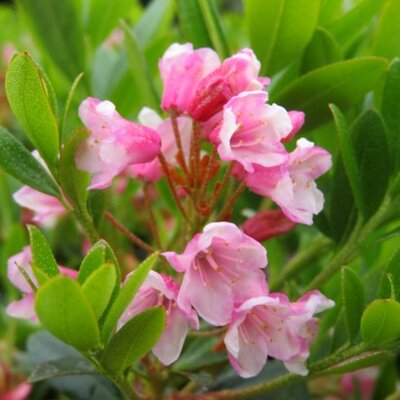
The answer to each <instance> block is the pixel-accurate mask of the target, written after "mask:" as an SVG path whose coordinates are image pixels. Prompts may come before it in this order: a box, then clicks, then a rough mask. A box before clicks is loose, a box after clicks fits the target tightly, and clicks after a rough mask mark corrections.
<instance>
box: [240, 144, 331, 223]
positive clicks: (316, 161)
mask: <svg viewBox="0 0 400 400" xmlns="http://www.w3.org/2000/svg"><path fill="white" fill-rule="evenodd" d="M331 165H332V160H331V155H330V154H329V153H328V152H327V151H326V150H324V149H322V148H320V147H315V146H314V143H312V142H309V141H308V140H306V139H304V138H303V139H299V140H298V141H297V148H296V149H295V150H294V151H293V152H292V153H290V154H289V159H288V161H287V162H286V163H285V164H282V165H279V166H276V167H271V168H264V167H260V166H257V165H256V166H255V170H254V172H253V173H248V174H246V176H245V182H246V185H247V186H248V188H249V189H250V190H251V191H253V192H254V193H257V194H260V195H262V196H267V197H270V198H271V199H272V200H274V201H275V202H276V203H277V204H278V205H279V206H280V207H281V208H282V211H283V212H284V213H285V215H286V216H287V217H288V218H289V219H291V220H292V221H294V222H298V223H302V224H307V225H311V224H312V218H313V215H315V214H318V213H319V212H320V211H321V210H322V208H323V204H324V195H323V193H322V192H321V191H319V190H318V189H317V186H316V184H315V182H314V180H315V179H317V178H318V177H319V176H321V175H322V174H324V173H325V172H326V171H327V170H328V169H329V168H330V167H331Z"/></svg>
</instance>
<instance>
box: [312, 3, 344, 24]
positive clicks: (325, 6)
mask: <svg viewBox="0 0 400 400" xmlns="http://www.w3.org/2000/svg"><path fill="white" fill-rule="evenodd" d="M342 5H343V0H322V2H321V7H320V12H319V19H318V22H319V24H321V25H322V26H326V25H328V24H329V23H330V22H331V21H332V20H333V19H336V18H337V17H338V15H339V14H340V13H341V9H342Z"/></svg>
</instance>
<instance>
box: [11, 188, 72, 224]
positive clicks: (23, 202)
mask: <svg viewBox="0 0 400 400" xmlns="http://www.w3.org/2000/svg"><path fill="white" fill-rule="evenodd" d="M13 198H14V200H15V202H16V203H17V204H19V205H20V206H21V207H24V208H27V209H28V210H31V211H32V212H33V213H34V217H33V221H34V222H36V223H38V224H39V225H41V226H44V227H52V226H54V225H55V223H56V222H57V220H58V219H59V218H61V217H63V216H64V215H66V214H67V212H66V210H65V208H64V206H63V205H62V204H61V202H60V201H59V200H58V199H57V198H56V197H54V196H50V195H48V194H45V193H41V192H39V191H37V190H35V189H32V188H30V187H29V186H22V187H21V189H19V190H18V191H16V192H15V193H14V195H13Z"/></svg>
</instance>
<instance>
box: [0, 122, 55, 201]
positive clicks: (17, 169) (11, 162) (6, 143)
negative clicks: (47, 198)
mask: <svg viewBox="0 0 400 400" xmlns="http://www.w3.org/2000/svg"><path fill="white" fill-rule="evenodd" d="M0 167H1V168H2V169H3V170H4V171H5V172H6V173H7V174H9V175H11V176H12V177H14V178H16V179H18V180H19V181H21V182H22V183H24V184H25V185H28V186H30V187H32V188H34V189H36V190H39V192H43V193H47V194H50V195H52V196H56V197H60V192H59V190H58V188H57V186H56V185H55V183H54V181H53V179H52V178H51V177H50V175H49V174H48V173H47V171H46V170H45V169H44V168H43V167H42V166H41V165H40V163H39V162H38V161H37V160H36V159H35V158H34V157H33V156H32V154H31V153H30V152H29V151H28V150H27V149H26V148H25V146H23V145H22V144H21V142H20V141H19V140H17V139H16V138H15V137H14V136H13V135H12V134H11V133H9V132H8V131H7V130H6V129H4V128H3V127H1V126H0Z"/></svg>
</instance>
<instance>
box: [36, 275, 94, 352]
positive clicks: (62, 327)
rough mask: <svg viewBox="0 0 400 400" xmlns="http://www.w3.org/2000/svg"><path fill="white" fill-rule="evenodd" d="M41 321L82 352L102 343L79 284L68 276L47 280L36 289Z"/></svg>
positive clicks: (91, 311) (52, 331) (92, 314)
mask: <svg viewBox="0 0 400 400" xmlns="http://www.w3.org/2000/svg"><path fill="white" fill-rule="evenodd" d="M35 308H36V312H37V315H38V317H39V319H40V322H41V323H42V324H43V326H44V327H45V328H46V329H47V330H48V331H49V332H50V333H52V334H53V335H54V336H56V337H57V338H59V339H60V340H62V341H64V342H65V343H68V344H70V345H71V346H73V347H75V348H76V349H78V350H81V351H87V350H89V349H92V348H94V347H96V346H97V345H98V344H99V343H100V335H99V328H98V326H97V323H96V318H95V315H94V312H93V310H92V308H91V307H90V304H89V302H88V300H87V299H86V298H85V296H84V294H83V291H82V289H81V288H80V286H79V285H78V284H77V283H76V282H75V281H73V280H72V279H70V278H68V277H66V276H63V275H61V276H58V277H56V278H53V279H51V280H49V281H48V282H46V283H45V284H44V285H43V286H42V287H41V288H40V289H39V290H38V292H37V294H36V298H35Z"/></svg>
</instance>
